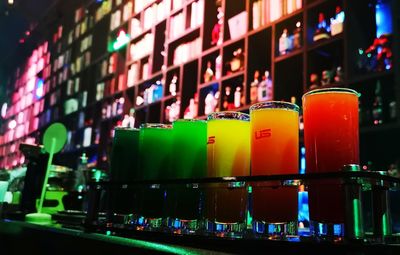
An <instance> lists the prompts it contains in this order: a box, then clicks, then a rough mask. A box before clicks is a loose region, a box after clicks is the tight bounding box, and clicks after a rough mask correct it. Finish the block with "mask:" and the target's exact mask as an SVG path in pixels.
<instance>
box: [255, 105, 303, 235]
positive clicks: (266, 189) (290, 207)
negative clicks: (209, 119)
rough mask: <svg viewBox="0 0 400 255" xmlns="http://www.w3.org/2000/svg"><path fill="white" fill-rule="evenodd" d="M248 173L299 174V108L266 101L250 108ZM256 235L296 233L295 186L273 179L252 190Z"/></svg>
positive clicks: (296, 196) (296, 199)
mask: <svg viewBox="0 0 400 255" xmlns="http://www.w3.org/2000/svg"><path fill="white" fill-rule="evenodd" d="M250 116H251V121H250V133H251V175H253V176H254V175H279V174H297V173H299V107H298V106H297V105H296V104H291V103H286V102H278V101H268V102H262V103H257V104H254V105H252V106H251V107H250ZM252 190H253V191H252V201H253V203H252V205H253V208H252V216H253V230H254V232H255V234H261V235H267V236H268V237H269V238H271V239H287V238H292V237H296V235H297V214H298V187H297V186H296V185H285V186H281V185H280V184H278V185H274V184H273V183H272V182H269V183H266V184H265V185H263V184H261V185H260V184H258V185H257V184H256V185H255V186H254V187H253V189H252Z"/></svg>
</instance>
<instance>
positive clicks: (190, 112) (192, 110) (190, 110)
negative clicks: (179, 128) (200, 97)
mask: <svg viewBox="0 0 400 255" xmlns="http://www.w3.org/2000/svg"><path fill="white" fill-rule="evenodd" d="M195 98H197V95H196V94H195V96H194V98H191V99H190V100H189V105H188V107H186V109H185V112H184V115H183V118H184V119H194V118H196V117H197V111H198V103H197V102H196V99H195Z"/></svg>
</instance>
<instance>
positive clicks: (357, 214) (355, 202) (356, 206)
mask: <svg viewBox="0 0 400 255" xmlns="http://www.w3.org/2000/svg"><path fill="white" fill-rule="evenodd" d="M360 215H361V212H360V201H359V200H358V199H353V217H354V219H353V220H354V235H355V237H361V230H360V228H359V226H360Z"/></svg>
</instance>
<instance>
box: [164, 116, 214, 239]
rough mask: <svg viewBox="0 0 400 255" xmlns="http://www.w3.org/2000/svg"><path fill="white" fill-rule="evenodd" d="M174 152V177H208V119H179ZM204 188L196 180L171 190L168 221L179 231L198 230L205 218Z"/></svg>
mask: <svg viewBox="0 0 400 255" xmlns="http://www.w3.org/2000/svg"><path fill="white" fill-rule="evenodd" d="M173 139H174V141H173V149H172V151H173V155H176V156H178V155H179V157H176V158H175V160H173V161H172V162H171V171H170V178H173V179H187V178H204V177H206V176H207V122H206V121H203V120H183V119H181V120H177V121H175V122H174V123H173ZM201 193H202V192H201V189H200V188H198V185H197V184H196V183H192V184H188V185H175V186H173V187H170V188H169V189H168V190H167V215H168V224H169V226H170V227H171V228H172V229H173V230H174V231H176V232H181V233H182V232H184V233H187V234H190V233H194V232H195V231H196V230H197V229H198V220H199V219H200V218H201V208H202V205H201V197H200V196H201Z"/></svg>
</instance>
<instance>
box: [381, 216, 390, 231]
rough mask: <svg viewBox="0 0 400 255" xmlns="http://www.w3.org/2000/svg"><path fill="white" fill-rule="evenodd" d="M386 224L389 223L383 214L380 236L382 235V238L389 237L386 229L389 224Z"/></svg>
mask: <svg viewBox="0 0 400 255" xmlns="http://www.w3.org/2000/svg"><path fill="white" fill-rule="evenodd" d="M388 223H389V222H388V217H387V214H386V213H384V214H383V215H382V234H383V236H387V235H389V228H388V226H389V224H388Z"/></svg>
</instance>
